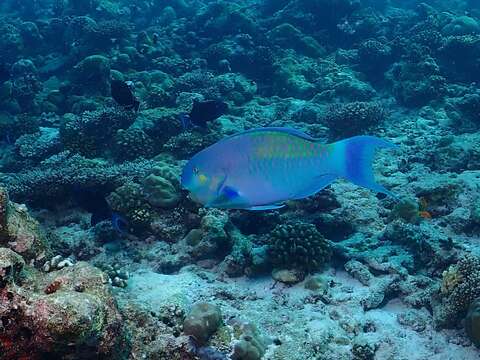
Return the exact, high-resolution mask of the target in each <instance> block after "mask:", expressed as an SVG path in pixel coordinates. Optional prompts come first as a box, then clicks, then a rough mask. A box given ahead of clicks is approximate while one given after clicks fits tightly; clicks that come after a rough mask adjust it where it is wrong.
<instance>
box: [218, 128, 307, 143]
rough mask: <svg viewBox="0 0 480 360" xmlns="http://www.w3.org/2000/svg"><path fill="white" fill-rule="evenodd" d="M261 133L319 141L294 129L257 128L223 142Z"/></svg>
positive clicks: (232, 136) (229, 137)
mask: <svg viewBox="0 0 480 360" xmlns="http://www.w3.org/2000/svg"><path fill="white" fill-rule="evenodd" d="M260 132H273V133H275V132H276V133H283V134H290V135H293V136H296V137H299V138H302V139H305V140H308V141H317V139H315V138H313V137H311V136H310V135H307V134H305V133H304V132H303V131H300V130H296V129H293V128H282V127H263V128H256V129H250V130H246V131H243V132H240V133H238V134H234V135H231V136H228V137H226V138H225V139H223V140H221V141H224V140H228V139H232V138H235V137H237V136H243V135H248V134H255V133H260Z"/></svg>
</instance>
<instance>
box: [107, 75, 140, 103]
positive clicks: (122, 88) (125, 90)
mask: <svg viewBox="0 0 480 360" xmlns="http://www.w3.org/2000/svg"><path fill="white" fill-rule="evenodd" d="M110 90H111V93H112V98H113V100H115V101H116V103H117V104H118V105H121V106H123V107H125V108H126V109H133V110H135V111H138V109H139V108H140V101H138V100H137V98H136V97H135V95H134V93H133V91H132V88H131V86H129V84H128V83H127V82H125V81H121V80H112V81H111V83H110Z"/></svg>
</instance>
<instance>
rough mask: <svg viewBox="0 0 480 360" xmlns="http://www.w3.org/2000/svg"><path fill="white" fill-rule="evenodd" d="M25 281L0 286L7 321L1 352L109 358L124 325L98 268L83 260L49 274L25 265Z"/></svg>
mask: <svg viewBox="0 0 480 360" xmlns="http://www.w3.org/2000/svg"><path fill="white" fill-rule="evenodd" d="M23 283H24V285H23V286H22V287H21V288H19V287H18V285H16V286H14V285H12V286H9V285H7V287H6V288H5V289H1V290H0V298H2V299H4V301H2V306H0V316H1V317H2V318H8V319H10V320H11V321H9V322H8V323H4V327H3V328H2V342H0V350H1V351H2V352H1V354H2V356H5V358H6V359H14V358H15V359H18V358H22V357H28V358H32V359H36V358H40V357H45V358H58V357H59V356H61V357H62V358H64V357H69V356H75V358H87V357H90V358H98V357H104V358H113V355H114V354H115V352H116V351H117V349H118V345H119V344H120V343H121V341H122V339H123V337H122V330H121V328H122V323H121V317H120V314H119V312H118V310H117V307H116V303H115V300H114V299H113V297H112V294H111V292H110V290H109V287H108V285H107V280H106V277H105V275H104V274H103V273H102V272H101V271H100V270H99V269H96V268H94V267H92V266H91V265H88V264H87V263H83V262H79V263H77V264H76V265H75V266H72V267H66V268H64V269H62V270H60V271H54V272H51V273H48V274H40V273H37V272H35V271H34V270H33V269H28V271H27V275H26V276H25V279H24V280H23ZM7 293H8V294H10V295H8V296H6V294H7ZM7 343H10V344H12V345H11V346H8V347H5V346H4V344H7ZM123 347H124V349H126V348H125V345H124V344H123Z"/></svg>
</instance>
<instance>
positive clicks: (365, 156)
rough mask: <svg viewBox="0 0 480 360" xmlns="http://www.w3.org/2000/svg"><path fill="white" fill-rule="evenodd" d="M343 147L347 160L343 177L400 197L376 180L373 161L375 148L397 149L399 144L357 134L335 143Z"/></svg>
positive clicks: (374, 189)
mask: <svg viewBox="0 0 480 360" xmlns="http://www.w3.org/2000/svg"><path fill="white" fill-rule="evenodd" d="M337 144H338V146H339V147H340V149H342V148H343V156H344V161H345V164H344V165H345V166H344V173H343V174H342V176H343V177H345V178H346V179H348V180H350V181H351V182H353V183H354V184H356V185H359V186H363V187H365V188H367V189H370V190H373V191H376V192H380V193H383V194H386V195H388V196H391V197H394V198H396V199H398V196H397V195H395V194H394V193H392V192H391V191H389V190H387V189H386V188H385V187H383V186H382V185H380V184H377V183H376V182H375V178H374V176H373V168H372V162H373V159H374V155H375V150H376V149H379V148H390V149H395V148H397V146H396V145H395V144H392V143H391V142H388V141H386V140H383V139H380V138H377V137H374V136H355V137H352V138H349V139H346V140H342V141H339V142H338V143H335V145H336V146H337Z"/></svg>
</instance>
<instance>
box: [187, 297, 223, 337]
mask: <svg viewBox="0 0 480 360" xmlns="http://www.w3.org/2000/svg"><path fill="white" fill-rule="evenodd" d="M221 323H222V313H221V312H220V308H219V307H218V306H216V305H212V304H209V303H198V304H195V305H194V306H193V307H192V309H191V310H190V312H189V313H188V314H187V316H186V318H185V321H184V322H183V332H184V333H185V334H186V335H190V336H192V337H193V338H194V339H195V340H196V341H197V342H198V343H199V344H202V345H203V344H205V343H206V342H207V341H208V339H209V338H210V336H212V335H213V333H214V332H215V331H216V330H217V329H218V327H219V326H220V324H221Z"/></svg>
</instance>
